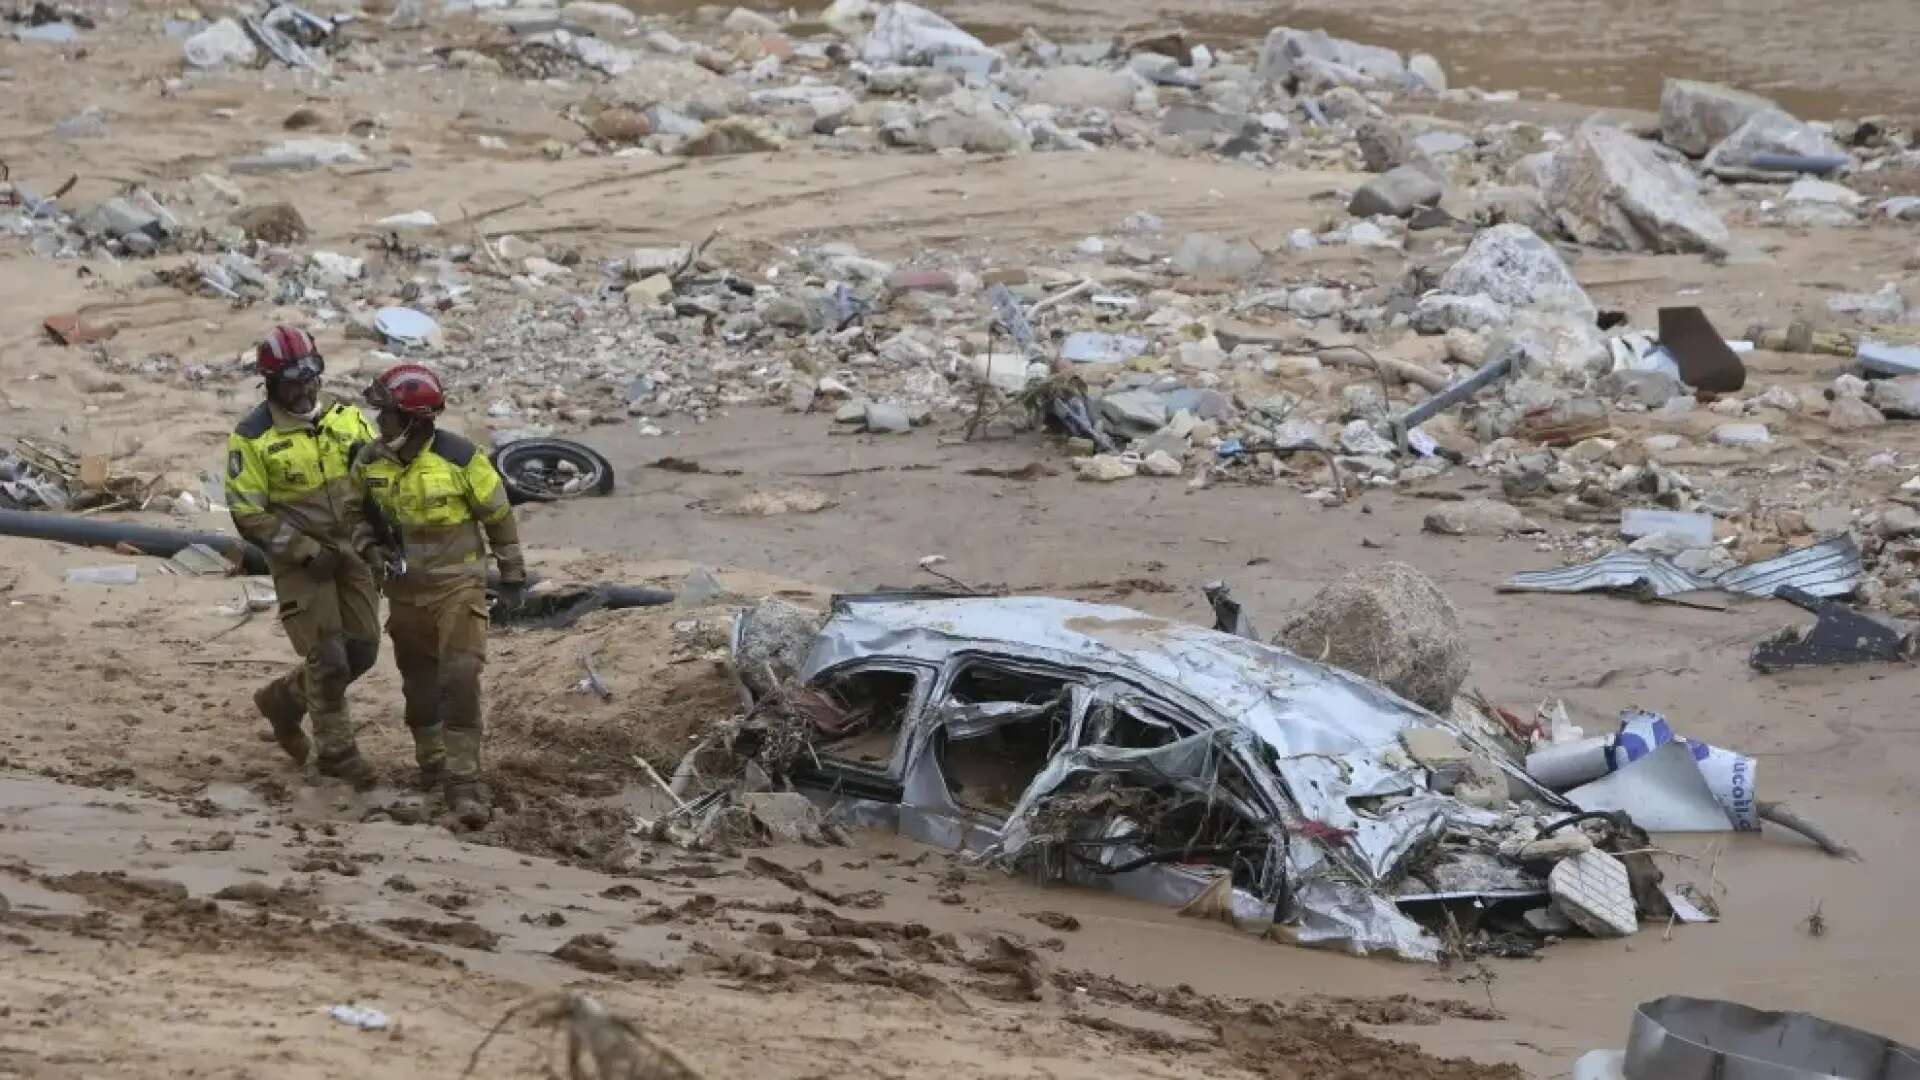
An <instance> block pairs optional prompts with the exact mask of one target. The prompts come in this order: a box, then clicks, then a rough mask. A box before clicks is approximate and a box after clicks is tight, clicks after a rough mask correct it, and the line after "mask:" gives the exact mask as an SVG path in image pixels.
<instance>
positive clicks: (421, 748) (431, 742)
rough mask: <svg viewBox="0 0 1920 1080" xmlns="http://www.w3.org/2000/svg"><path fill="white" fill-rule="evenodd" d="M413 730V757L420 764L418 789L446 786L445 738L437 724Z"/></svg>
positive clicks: (433, 788)
mask: <svg viewBox="0 0 1920 1080" xmlns="http://www.w3.org/2000/svg"><path fill="white" fill-rule="evenodd" d="M412 730H413V759H414V761H416V762H418V763H419V765H420V790H421V791H438V790H440V789H441V788H442V787H445V786H446V783H447V780H448V779H449V775H448V773H447V740H446V737H445V735H444V734H443V733H442V731H441V728H440V726H439V725H438V724H435V725H434V726H433V727H419V728H414V729H412Z"/></svg>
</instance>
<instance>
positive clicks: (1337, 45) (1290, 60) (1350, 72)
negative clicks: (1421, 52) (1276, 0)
mask: <svg viewBox="0 0 1920 1080" xmlns="http://www.w3.org/2000/svg"><path fill="white" fill-rule="evenodd" d="M1259 76H1260V79H1261V80H1262V81H1264V82H1282V83H1284V82H1294V81H1315V80H1317V81H1319V82H1322V83H1325V84H1327V85H1343V86H1365V87H1371V86H1380V87H1385V88H1390V89H1403V88H1405V87H1406V86H1407V84H1408V81H1409V75H1408V72H1407V64H1406V61H1405V60H1403V59H1401V56H1400V54H1399V53H1397V52H1395V51H1393V50H1392V49H1389V48H1385V47H1383V46H1379V45H1365V44H1361V43H1360V42H1356V41H1348V40H1346V39H1344V38H1337V37H1333V36H1332V35H1330V34H1328V33H1327V32H1326V31H1325V30H1294V29H1291V28H1289V27H1284V26H1281V27H1275V28H1274V29H1273V30H1271V31H1269V32H1268V34H1267V40H1266V43H1265V44H1264V45H1263V46H1262V47H1261V50H1260V67H1259Z"/></svg>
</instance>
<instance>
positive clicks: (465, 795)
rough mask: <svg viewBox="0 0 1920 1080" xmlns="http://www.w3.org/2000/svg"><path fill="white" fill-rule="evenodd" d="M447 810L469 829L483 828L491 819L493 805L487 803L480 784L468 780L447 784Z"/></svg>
mask: <svg viewBox="0 0 1920 1080" xmlns="http://www.w3.org/2000/svg"><path fill="white" fill-rule="evenodd" d="M447 812H448V813H450V814H452V815H453V816H454V818H455V819H457V820H458V821H459V822H460V824H461V825H463V826H465V827H467V828H469V829H479V828H484V827H486V824H487V822H489V821H492V820H493V807H491V806H488V805H487V801H486V798H485V796H483V795H482V794H481V793H480V785H479V784H477V783H475V782H473V781H470V780H466V781H459V780H456V781H453V782H450V783H448V784H447Z"/></svg>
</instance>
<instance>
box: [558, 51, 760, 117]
mask: <svg viewBox="0 0 1920 1080" xmlns="http://www.w3.org/2000/svg"><path fill="white" fill-rule="evenodd" d="M747 101H748V98H747V91H746V88H745V87H742V86H740V85H738V84H737V83H734V82H733V81H732V80H729V79H726V78H722V77H721V76H719V75H715V74H714V73H713V72H711V71H708V70H707V69H706V68H703V67H701V66H700V65H699V64H696V63H694V62H693V61H691V60H675V59H673V58H671V57H654V56H642V57H638V58H637V59H636V60H635V61H634V64H633V66H632V67H631V68H629V69H628V70H627V72H626V73H625V74H623V75H621V76H620V77H619V78H616V79H613V80H611V81H609V82H607V83H606V84H604V85H602V86H600V87H599V88H597V89H596V90H594V92H593V95H592V97H591V99H590V102H589V104H590V106H591V111H594V112H599V111H601V110H603V109H608V108H616V107H617V108H626V109H638V110H640V111H642V112H645V111H646V110H647V109H649V108H652V107H654V106H659V105H664V106H666V107H667V108H669V109H672V110H675V111H678V112H681V113H685V114H687V115H689V116H691V117H694V118H696V119H701V120H715V119H719V118H720V117H723V116H728V115H730V114H732V113H736V112H739V111H740V110H742V109H744V108H746V107H747Z"/></svg>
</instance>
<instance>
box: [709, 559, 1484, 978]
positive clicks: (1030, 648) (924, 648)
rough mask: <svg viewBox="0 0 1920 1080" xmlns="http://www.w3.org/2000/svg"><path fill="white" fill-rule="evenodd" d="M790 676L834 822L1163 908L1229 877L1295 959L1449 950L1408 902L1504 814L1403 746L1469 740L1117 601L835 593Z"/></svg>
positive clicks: (1366, 692) (1364, 691)
mask: <svg viewBox="0 0 1920 1080" xmlns="http://www.w3.org/2000/svg"><path fill="white" fill-rule="evenodd" d="M752 618H753V615H752V613H751V612H750V613H748V614H746V615H743V616H742V619H741V623H740V624H739V625H737V626H736V629H735V640H736V642H738V641H740V640H743V639H745V638H747V637H748V636H750V634H749V631H750V630H751V626H750V625H749V623H750V620H751V619H752ZM781 674H782V675H783V677H784V678H786V679H787V680H788V681H789V682H790V684H791V685H794V686H799V687H804V688H806V691H807V692H809V693H816V694H818V695H819V696H820V697H821V698H822V699H823V700H824V704H821V705H815V706H810V707H809V708H808V709H807V710H806V713H805V716H806V719H805V723H806V724H807V725H808V726H809V727H810V728H811V733H810V739H811V750H810V752H809V753H805V754H800V755H794V756H792V758H791V765H792V768H791V770H790V773H789V778H790V779H791V781H792V782H793V783H794V784H795V785H796V786H797V787H799V788H801V789H803V790H806V791H809V792H811V793H813V794H814V795H815V796H816V798H817V799H818V800H819V801H821V802H822V803H823V804H825V805H827V806H828V807H830V808H831V809H832V810H833V811H834V812H835V813H836V814H837V815H838V816H839V817H840V819H841V820H842V821H843V822H845V823H847V824H852V825H867V826H878V827H885V828H892V829H897V830H898V831H900V832H901V833H903V834H906V835H908V836H911V837H914V838H916V839H919V840H922V841H924V842H927V843H931V844H936V845H939V846H942V847H947V848H964V849H966V850H970V851H973V852H976V853H978V854H979V855H980V856H981V857H982V858H984V859H988V860H991V861H993V862H995V863H997V864H999V865H1001V866H1004V867H1007V868H1009V869H1018V870H1021V871H1025V872H1038V873H1039V874H1041V875H1042V876H1044V877H1048V878H1052V879H1057V880H1063V881H1069V882H1075V883H1079V884H1085V885H1091V886H1095V887H1101V888H1107V889H1111V890H1113V891H1115V892H1118V893H1121V894H1123V895H1128V896H1133V897H1138V898H1141V899H1147V900H1152V901H1156V902H1160V903H1167V904H1179V905H1184V904H1188V903H1190V902H1192V901H1194V900H1195V899H1196V898H1198V897H1200V896H1201V895H1202V894H1203V893H1207V892H1208V891H1209V890H1210V889H1215V890H1217V889H1218V887H1219V883H1220V882H1221V881H1222V879H1223V878H1224V879H1226V880H1227V881H1228V882H1229V883H1230V890H1231V891H1230V893H1229V894H1228V895H1229V897H1230V899H1229V900H1228V902H1227V905H1226V906H1227V907H1229V908H1230V909H1231V912H1232V915H1233V919H1234V921H1235V922H1236V923H1237V924H1239V925H1241V926H1243V927H1244V928H1247V929H1250V930H1255V931H1264V930H1267V929H1269V928H1273V929H1275V930H1276V931H1277V932H1278V933H1279V934H1280V935H1281V936H1284V937H1286V938H1288V939H1290V940H1293V941H1296V942H1299V943H1302V944H1310V945H1331V946H1335V947H1341V948H1345V949H1348V950H1350V951H1353V952H1356V953H1371V952H1388V953H1392V954H1396V955H1399V956H1402V957H1405V958H1408V959H1420V960H1431V959H1434V958H1436V957H1437V955H1438V950H1439V942H1438V941H1437V940H1436V939H1435V938H1434V937H1433V935H1431V934H1429V933H1428V932H1427V931H1426V930H1424V929H1423V928H1422V927H1421V926H1420V925H1419V924H1417V923H1416V922H1414V921H1413V920H1412V919H1411V918H1409V917H1408V916H1407V915H1405V914H1403V913H1402V912H1401V910H1400V909H1399V907H1398V906H1397V903H1396V899H1395V898H1396V893H1397V892H1401V891H1405V884H1406V879H1407V877H1408V871H1409V868H1410V867H1411V866H1412V865H1413V863H1414V862H1415V861H1416V860H1417V859H1418V858H1420V857H1422V856H1425V855H1427V854H1430V853H1432V852H1433V851H1434V850H1435V849H1436V847H1437V846H1438V845H1440V844H1441V843H1442V841H1443V838H1445V837H1446V836H1447V835H1448V834H1449V832H1450V831H1454V830H1475V829H1478V830H1488V829H1492V828H1494V827H1496V826H1498V825H1499V824H1500V823H1501V821H1502V818H1501V815H1499V814H1496V813H1493V812H1491V811H1488V810H1483V809H1476V808H1475V807H1473V806H1469V805H1467V804H1466V803H1464V802H1461V801H1459V800H1457V799H1455V798H1452V797H1451V796H1448V795H1443V794H1438V793H1435V792H1433V791H1430V790H1428V787H1429V774H1428V771H1427V770H1426V769H1425V768H1423V767H1421V766H1420V765H1419V764H1417V763H1416V762H1414V761H1413V760H1412V759H1411V758H1410V757H1409V756H1408V755H1407V753H1406V751H1405V750H1404V749H1403V747H1402V737H1403V736H1404V735H1405V733H1406V732H1408V731H1409V730H1412V729H1416V728H1437V729H1441V730H1444V731H1448V732H1451V733H1453V734H1454V735H1455V736H1456V737H1457V738H1459V739H1460V740H1461V741H1462V742H1464V743H1469V744H1471V743H1472V742H1473V740H1474V736H1473V735H1472V734H1471V733H1469V732H1467V731H1464V730H1462V729H1461V728H1460V727H1459V726H1457V725H1455V724H1453V723H1450V722H1448V721H1445V720H1442V719H1441V718H1439V717H1437V716H1434V715H1433V714H1431V713H1428V712H1426V711H1425V710H1423V709H1421V708H1419V707H1418V706H1415V705H1413V704H1410V703H1408V702H1406V701H1404V700H1402V699H1400V698H1399V697H1396V696H1395V695H1393V694H1392V693H1391V692H1389V691H1387V690H1385V689H1384V688H1382V687H1380V686H1378V685H1376V684H1374V683H1371V682H1368V681H1366V680H1364V679H1360V678H1358V677H1356V676H1353V675H1351V674H1349V673H1346V672H1344V671H1340V670H1338V669H1334V668H1330V667H1326V666H1323V665H1320V664H1316V663H1313V662H1310V661H1307V660H1303V659H1301V658H1300V657H1298V656H1295V655H1294V654H1292V653H1290V652H1287V651H1285V650H1283V649H1280V648H1277V647H1274V646H1270V645H1265V644H1262V643H1260V642H1258V641H1253V640H1249V639H1246V638H1242V637H1236V636H1233V635H1230V634H1226V633H1221V632H1219V631H1215V630H1211V629H1207V628H1203V627H1199V626H1193V625H1189V624H1184V623H1179V622H1175V621H1171V620H1166V619H1160V618H1155V617H1152V616H1148V615H1144V614H1141V613H1139V612H1136V611H1131V610H1127V609H1124V608H1117V607H1107V606H1101V605H1094V604H1086V603H1080V602H1076V601H1069V600H1059V599H1052V598H1045V597H1012V598H932V599H929V598H926V597H921V596H915V595H913V594H879V595H872V596H860V597H841V598H838V599H836V601H835V603H834V607H833V611H832V614H831V616H830V617H829V618H828V619H827V621H826V623H825V625H824V626H823V627H822V628H821V629H820V631H819V633H818V634H817V636H816V637H815V638H814V639H813V641H812V644H811V646H810V647H809V648H808V650H807V652H806V656H805V659H804V661H802V662H800V664H799V666H798V668H797V669H796V670H793V671H791V672H783V673H781ZM1514 771H1515V772H1518V769H1517V767H1516V768H1515V769H1514ZM1413 892H1415V893H1417V894H1421V895H1429V896H1430V895H1431V890H1428V889H1424V888H1416V889H1414V890H1413Z"/></svg>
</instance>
